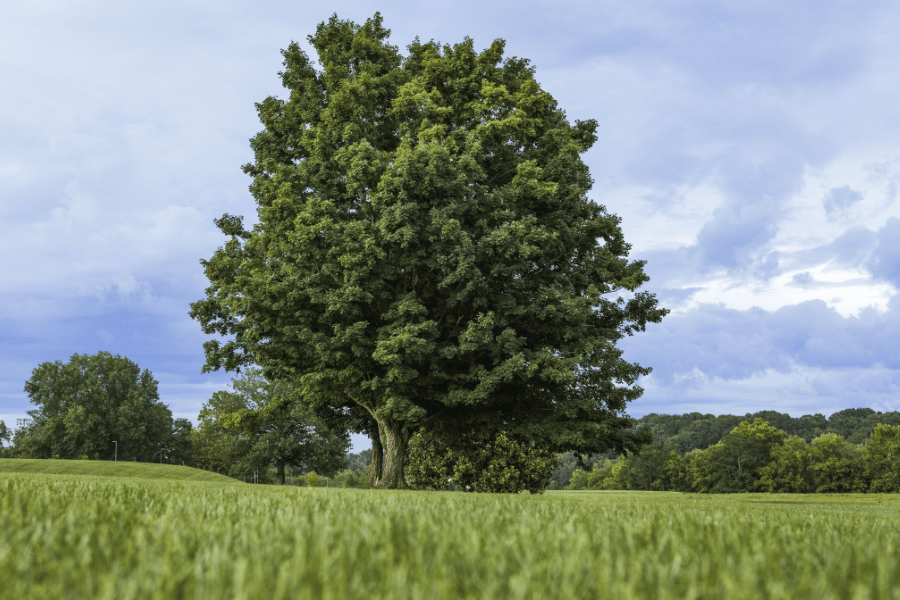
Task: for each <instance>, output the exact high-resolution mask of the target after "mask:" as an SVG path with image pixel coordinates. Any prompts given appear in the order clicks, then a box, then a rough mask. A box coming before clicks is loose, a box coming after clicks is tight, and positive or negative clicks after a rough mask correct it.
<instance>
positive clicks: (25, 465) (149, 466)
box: [0, 458, 238, 483]
mask: <svg viewBox="0 0 900 600" xmlns="http://www.w3.org/2000/svg"><path fill="white" fill-rule="evenodd" d="M0 473H42V474H45V475H95V476H100V477H134V478H137V479H175V480H186V481H214V482H215V481H218V482H221V483H238V481H237V480H235V479H232V478H230V477H226V476H225V475H219V474H217V473H210V472H209V471H201V470H200V469H192V468H191V467H182V466H180V465H160V464H156V463H139V462H124V461H123V462H112V461H104V460H50V459H23V458H3V459H0Z"/></svg>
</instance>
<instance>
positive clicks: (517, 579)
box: [0, 474, 900, 600]
mask: <svg viewBox="0 0 900 600" xmlns="http://www.w3.org/2000/svg"><path fill="white" fill-rule="evenodd" d="M858 498H859V497H856V498H853V499H851V498H849V497H835V496H831V497H822V498H821V500H822V502H817V503H816V504H809V503H807V502H806V500H809V499H810V498H809V497H808V496H806V497H802V498H798V497H796V496H784V495H778V496H776V495H761V494H760V495H751V496H716V497H709V496H683V495H680V494H663V493H656V494H653V493H582V494H578V493H572V494H566V493H561V494H546V495H544V496H526V495H516V496H500V495H472V494H462V493H428V492H386V491H369V490H341V489H322V488H280V487H273V486H251V485H242V484H219V483H209V482H185V481H152V480H146V481H139V480H133V479H114V478H101V477H88V476H66V475H54V476H51V475H26V474H3V475H0V499H2V500H0V502H2V506H0V508H2V512H0V526H2V542H0V593H2V596H3V597H6V598H92V599H93V598H98V599H109V600H113V599H115V600H120V599H122V598H192V599H193V598H210V599H213V598H214V599H216V600H219V599H221V598H260V599H262V598H265V599H269V598H276V599H278V598H325V599H341V600H343V599H348V598H350V599H353V598H366V599H375V598H385V599H388V598H389V599H403V598H410V599H416V600H421V599H428V598H448V599H449V598H486V599H488V598H489V599H491V600H494V599H507V598H509V599H518V598H534V599H542V600H543V599H547V598H616V599H629V598H634V599H638V598H640V599H655V598H672V599H674V598H679V599H681V598H709V599H717V598H729V599H731V598H785V599H788V598H789V599H796V598H804V599H805V598H834V599H835V600H837V599H841V600H845V599H853V598H859V599H863V598H865V599H871V598H900V570H898V559H900V553H898V539H900V538H898V533H900V528H898V525H900V518H898V513H897V510H896V509H897V508H898V507H897V506H896V505H895V504H889V503H898V502H900V497H898V496H873V495H869V496H867V497H866V498H865V499H864V500H862V501H861V502H860V503H854V502H853V500H855V499H858ZM758 500H767V501H777V503H753V501H758ZM816 500H817V501H819V500H820V498H816Z"/></svg>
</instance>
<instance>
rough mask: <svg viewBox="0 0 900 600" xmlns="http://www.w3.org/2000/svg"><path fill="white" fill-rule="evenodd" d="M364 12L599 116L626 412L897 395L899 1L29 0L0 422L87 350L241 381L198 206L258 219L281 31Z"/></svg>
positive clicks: (6, 77)
mask: <svg viewBox="0 0 900 600" xmlns="http://www.w3.org/2000/svg"><path fill="white" fill-rule="evenodd" d="M376 10H377V11H380V12H381V14H382V17H383V19H384V26H385V27H386V28H388V29H390V30H391V37H390V42H391V43H392V44H393V45H396V46H398V48H399V49H400V50H401V52H403V53H404V54H405V52H406V51H405V48H406V46H407V45H408V44H409V43H410V42H412V41H413V39H414V38H415V37H416V36H418V37H419V38H420V39H421V40H423V41H425V40H431V39H433V40H435V41H437V42H440V43H442V44H443V43H450V44H455V43H459V42H461V41H462V40H463V38H464V37H466V36H468V37H471V38H472V39H473V41H474V44H475V48H476V50H478V51H480V50H482V49H484V48H487V47H489V46H490V44H491V42H492V41H493V40H494V39H497V38H502V39H504V40H506V56H518V57H520V58H527V59H529V60H530V61H531V64H532V65H533V66H534V67H535V69H536V71H535V78H536V80H537V81H538V83H539V84H540V86H541V88H542V89H543V90H545V91H547V92H549V93H550V94H551V95H553V97H554V98H555V99H556V100H557V102H558V103H559V106H560V107H561V108H562V109H563V110H565V111H566V114H567V116H568V118H569V120H570V122H571V121H574V120H575V119H582V120H584V119H590V118H593V119H596V120H597V122H598V123H599V127H598V141H597V143H596V144H595V145H594V147H593V148H592V149H591V150H589V151H588V152H587V153H585V154H584V155H583V160H584V161H585V163H586V164H587V165H588V167H589V168H590V172H591V175H592V177H593V178H594V180H595V184H594V187H593V189H592V190H591V192H590V193H589V197H590V198H591V200H593V201H594V202H597V203H598V204H602V205H603V206H605V207H606V209H607V211H608V212H610V213H613V214H616V215H618V216H619V217H621V219H622V222H621V228H622V231H623V233H624V236H625V239H626V241H627V242H629V243H630V244H631V245H632V248H631V252H630V255H629V259H630V260H644V261H647V262H646V265H645V267H644V270H645V272H646V273H647V274H648V276H649V277H650V281H649V282H647V283H646V284H644V286H643V287H642V288H640V290H639V291H649V292H653V293H655V294H656V296H657V298H658V300H659V306H660V307H665V308H668V309H670V310H671V311H672V312H671V314H669V315H667V316H666V317H665V318H663V320H662V322H661V323H659V324H652V323H651V324H649V325H648V327H647V330H646V331H645V332H639V333H637V334H635V335H634V336H633V337H626V338H625V339H623V340H622V341H620V342H619V344H618V347H619V348H621V349H623V350H624V355H623V358H624V359H625V360H627V361H629V362H633V363H634V362H636V363H638V364H640V365H641V366H644V367H651V368H652V369H653V372H652V373H651V374H650V375H648V376H645V377H641V378H640V379H639V381H638V385H640V386H641V387H642V388H644V393H643V395H642V396H641V397H640V398H639V399H637V400H635V401H633V402H632V403H631V404H630V405H629V408H628V413H629V414H630V415H632V416H634V417H641V416H643V415H646V414H648V413H654V412H655V413H665V414H680V413H685V412H692V411H699V412H702V413H712V414H716V415H718V414H726V413H728V414H738V415H743V414H746V413H750V412H756V411H759V410H776V411H779V412H784V413H789V414H791V415H793V416H801V415H803V414H812V413H822V414H824V415H826V416H828V415H829V414H831V413H833V412H836V411H838V410H841V409H845V408H857V407H870V408H873V409H875V410H879V411H889V410H900V295H898V289H900V200H898V185H900V111H898V110H897V98H898V97H900V61H898V60H897V56H900V36H897V35H896V31H897V29H898V28H900V3H897V2H893V1H891V0H886V1H882V0H872V1H869V2H864V3H860V2H849V1H832V0H816V1H811V0H795V1H793V2H783V1H781V0H778V1H775V0H754V1H753V2H749V1H741V0H729V1H722V2H709V1H689V0H684V1H665V2H663V1H657V2H647V1H643V0H622V1H619V0H615V1H611V0H600V1H598V0H591V1H580V0H570V1H567V2H564V3H561V2H537V1H517V2H502V1H500V2H490V3H486V2H483V1H478V2H473V1H470V0H462V1H456V2H453V3H423V2H399V1H394V2H388V3H383V4H381V5H380V6H378V5H376V4H375V3H369V2H349V1H341V0H336V1H332V2H329V3H327V6H326V5H325V4H322V3H314V2H282V1H267V0H258V1H257V2H253V3H247V2H234V1H229V0H217V1H215V2H212V1H192V0H179V1H178V2H173V1H167V0H158V1H156V2H129V1H123V0H116V1H111V0H98V1H90V0H84V1H78V2H67V1H65V0H54V1H53V2H47V1H40V0H31V1H29V2H17V3H13V4H11V5H9V6H5V7H4V17H3V19H2V20H0V89H2V93H0V224H2V231H3V235H2V236H0V252H2V256H3V257H4V258H5V260H4V261H3V266H2V267H0V342H2V343H0V419H3V420H4V421H5V422H6V423H7V425H9V426H11V427H12V426H14V424H15V423H16V420H17V419H19V418H23V417H25V416H26V411H28V410H30V409H32V408H34V406H33V405H32V404H30V402H29V399H28V396H27V395H26V394H25V392H24V391H23V388H24V385H25V382H26V381H27V380H28V379H29V378H30V377H31V373H32V370H33V369H35V368H37V367H38V366H39V365H40V364H41V363H43V362H52V361H61V362H67V361H68V360H69V359H70V358H71V356H72V355H73V354H75V353H78V354H95V353H97V352H99V351H101V350H102V351H108V352H111V353H112V354H119V355H122V356H127V357H128V358H130V359H131V360H133V361H135V362H136V363H138V365H139V366H140V367H141V369H149V370H150V371H151V372H152V373H153V376H154V378H155V379H156V380H157V381H158V382H159V392H160V399H161V400H162V401H163V402H164V403H165V404H167V405H168V406H169V408H170V409H171V410H172V412H173V414H174V416H175V417H185V418H188V419H191V420H192V421H194V422H195V423H196V420H197V415H198V413H199V411H200V408H201V407H202V405H203V403H204V402H206V401H207V400H208V399H209V398H210V397H211V396H212V394H213V393H214V392H215V391H218V390H223V389H227V388H228V385H229V384H230V382H231V379H232V377H235V374H234V373H226V372H225V371H219V372H213V373H206V374H204V373H201V369H202V367H203V364H204V362H205V359H204V354H203V348H202V344H203V342H204V341H205V340H206V339H208V336H206V335H204V334H203V333H202V331H201V330H200V325H199V323H198V322H196V321H194V320H192V319H191V318H190V317H189V316H188V311H189V304H190V303H191V302H194V301H197V300H200V299H201V298H203V297H204V290H205V288H206V287H207V286H208V285H209V282H208V280H207V279H206V278H205V276H204V274H203V270H202V267H201V265H200V259H204V258H210V257H211V256H212V254H213V252H214V251H215V250H216V248H218V247H219V246H221V245H223V243H224V242H225V241H226V240H225V237H224V236H223V235H222V234H221V232H219V230H218V229H216V227H215V226H214V224H213V219H215V218H217V217H220V216H221V215H222V214H224V213H230V214H237V215H243V216H244V217H245V224H246V225H248V226H250V225H253V224H254V223H255V222H256V211H255V209H256V205H255V203H254V200H253V198H252V196H251V195H250V193H249V191H248V189H247V188H248V186H249V184H250V178H249V177H248V176H246V175H245V174H244V173H243V172H241V169H240V167H241V165H243V164H246V163H248V162H251V161H252V160H253V154H252V151H251V149H250V145H249V139H250V138H251V137H253V136H254V135H255V134H256V133H258V132H259V131H260V130H261V129H262V125H261V124H260V123H259V120H258V118H257V114H256V109H255V107H254V103H257V102H261V101H262V100H264V99H265V98H266V97H269V96H275V97H279V98H286V93H285V92H286V91H285V90H284V88H282V87H281V84H280V80H279V77H278V75H277V73H278V71H280V70H281V69H282V64H281V63H282V57H281V54H280V51H281V50H282V49H283V48H286V47H287V46H288V44H290V42H291V41H296V42H298V43H299V44H300V46H301V48H304V49H305V50H306V51H307V53H308V54H309V55H310V57H311V58H315V57H316V54H315V51H314V50H313V49H312V48H311V47H310V45H309V44H308V42H307V39H306V38H307V36H308V35H310V34H313V33H314V32H315V29H316V26H317V25H318V24H319V23H321V22H323V21H327V20H328V18H329V17H330V16H331V14H332V13H334V12H336V13H337V15H338V17H339V18H341V19H350V20H353V21H355V22H356V23H360V24H361V23H363V22H365V20H366V19H368V18H371V17H372V16H373V15H374V13H375V11H376ZM622 295H623V297H625V298H628V297H630V296H631V294H630V293H628V292H627V291H626V292H625V293H623V294H622ZM369 446H370V443H369V441H368V439H367V438H365V437H362V436H354V438H353V447H354V450H355V451H359V450H362V449H364V448H367V447H369Z"/></svg>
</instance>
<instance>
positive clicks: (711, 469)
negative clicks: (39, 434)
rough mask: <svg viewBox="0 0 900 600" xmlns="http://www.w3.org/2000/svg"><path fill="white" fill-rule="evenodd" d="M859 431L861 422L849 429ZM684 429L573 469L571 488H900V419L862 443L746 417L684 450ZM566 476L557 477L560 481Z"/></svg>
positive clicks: (807, 490)
mask: <svg viewBox="0 0 900 600" xmlns="http://www.w3.org/2000/svg"><path fill="white" fill-rule="evenodd" d="M845 431H846V432H847V433H849V435H850V436H851V437H854V436H856V435H857V431H858V430H857V429H853V430H849V431H848V430H845ZM677 437H678V436H677V435H676V436H673V437H670V438H669V439H660V438H656V439H654V441H653V443H652V444H649V445H647V446H645V447H644V448H642V449H641V450H640V452H638V453H637V454H633V455H631V456H628V457H620V458H618V459H616V460H611V461H610V460H602V461H596V462H595V463H594V465H593V469H592V470H591V471H590V472H586V471H584V470H579V469H573V470H572V475H571V478H570V480H569V484H568V486H567V488H568V489H573V490H575V489H606V490H616V489H620V490H674V491H685V492H717V493H723V492H749V491H767V492H791V493H810V492H817V493H834V492H839V493H845V492H900V476H898V473H900V425H888V424H879V425H874V429H873V430H872V431H871V435H870V436H869V437H868V438H867V439H864V440H863V443H862V444H853V443H851V442H849V441H847V440H846V439H845V438H844V437H842V436H841V435H839V434H837V433H833V432H828V433H822V434H820V435H819V436H817V437H815V438H813V439H812V440H811V441H810V442H807V441H805V440H804V439H803V438H802V437H800V436H798V435H787V434H786V433H785V432H783V431H781V430H779V429H777V428H775V427H772V426H771V425H770V424H769V423H767V422H766V421H764V420H762V419H760V418H756V419H755V420H754V421H753V422H752V423H751V422H749V421H742V422H740V423H738V425H737V426H736V427H734V428H733V429H732V430H731V432H729V433H728V434H727V435H725V436H724V437H723V438H722V439H721V440H719V441H718V442H716V443H715V444H713V445H711V446H709V447H708V448H705V449H693V450H690V451H688V452H687V453H685V454H681V453H680V452H679V451H678V450H679V444H678V443H677V441H675V440H676V439H677ZM555 487H559V483H558V481H557V485H556V486H555Z"/></svg>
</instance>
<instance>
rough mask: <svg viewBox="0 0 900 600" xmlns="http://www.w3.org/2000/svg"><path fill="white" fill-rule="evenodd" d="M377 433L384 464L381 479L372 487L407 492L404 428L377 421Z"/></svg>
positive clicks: (405, 435) (406, 439)
mask: <svg viewBox="0 0 900 600" xmlns="http://www.w3.org/2000/svg"><path fill="white" fill-rule="evenodd" d="M378 433H379V434H380V437H381V444H380V446H381V450H383V453H384V464H383V467H382V472H381V477H380V478H379V479H378V480H377V481H376V482H375V485H374V487H378V488H384V489H389V490H408V489H410V488H409V486H408V485H407V484H406V477H405V473H404V471H405V467H406V449H407V446H408V443H409V434H408V433H407V431H406V428H404V427H402V426H400V425H398V424H396V423H390V422H387V423H385V422H381V421H378Z"/></svg>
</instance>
